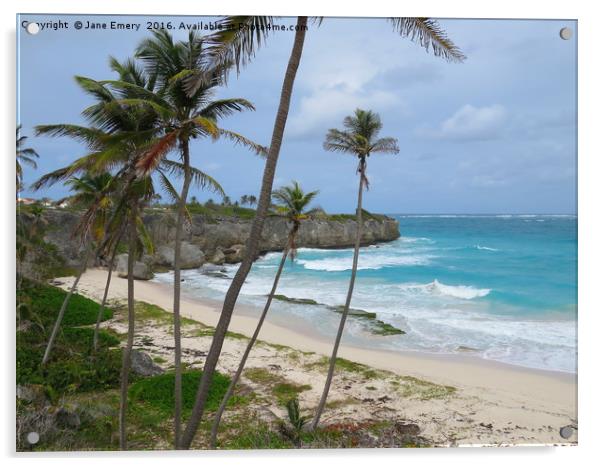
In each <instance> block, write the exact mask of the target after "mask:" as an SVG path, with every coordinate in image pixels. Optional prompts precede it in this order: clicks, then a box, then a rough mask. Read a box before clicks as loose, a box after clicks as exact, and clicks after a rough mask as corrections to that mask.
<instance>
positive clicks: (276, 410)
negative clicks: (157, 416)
mask: <svg viewBox="0 0 602 466" xmlns="http://www.w3.org/2000/svg"><path fill="white" fill-rule="evenodd" d="M106 275H107V272H106V271H105V270H102V269H90V270H88V271H86V273H85V274H84V275H83V276H82V279H81V281H80V285H79V292H80V293H82V294H84V295H86V296H89V297H91V298H94V299H96V300H100V299H101V298H102V294H103V291H104V285H105V282H106ZM72 280H73V278H72V277H66V278H61V279H58V281H60V282H61V286H62V287H64V288H67V287H68V286H69V285H70V283H72ZM184 289H185V284H184ZM126 296H127V281H126V280H125V279H122V278H117V277H115V278H114V279H113V281H112V284H111V291H110V294H109V297H110V299H112V300H120V301H121V300H123V299H125V298H126ZM136 300H138V301H144V302H147V303H150V304H155V305H157V306H159V307H161V308H163V309H165V310H166V311H168V312H171V310H172V305H173V301H172V300H173V297H172V294H171V288H170V287H169V286H166V285H164V284H159V283H154V282H145V281H137V282H136ZM181 308H182V315H183V316H184V317H187V318H189V319H193V320H195V321H198V322H201V323H203V324H205V325H207V326H215V324H216V323H217V320H218V318H219V312H220V311H221V303H219V302H216V301H211V300H199V299H194V300H193V299H190V298H188V297H185V298H183V299H182V306H181ZM254 314H257V310H255V309H252V308H248V307H244V306H239V307H237V309H236V312H235V313H234V316H233V319H232V322H231V325H230V331H232V332H236V333H240V334H243V335H250V334H251V333H252V332H253V330H254V328H255V325H256V318H255V317H254ZM108 325H109V326H112V327H113V328H115V329H116V330H119V331H122V332H125V330H126V327H125V325H124V324H123V322H121V323H119V322H109V323H108ZM260 339H261V340H262V341H263V342H265V343H262V344H259V345H257V346H256V348H254V350H253V352H252V355H251V357H250V359H249V362H248V364H247V367H248V368H259V369H265V370H266V371H270V372H271V373H274V374H276V376H277V377H279V378H281V379H282V380H284V379H286V380H289V381H291V382H293V383H295V384H299V385H307V386H308V387H310V388H306V389H305V390H304V391H303V392H302V393H300V395H299V399H300V402H301V404H302V406H303V407H306V408H307V409H308V408H313V407H314V406H315V405H316V404H317V402H318V399H319V395H320V392H321V388H322V383H323V380H324V376H325V370H324V369H325V364H324V361H325V356H328V355H329V354H330V351H331V349H332V347H331V343H330V342H328V341H324V340H320V339H317V338H315V337H313V336H312V335H310V334H308V332H307V331H305V332H301V331H299V330H298V329H295V328H287V327H285V326H282V325H281V323H280V322H279V323H278V324H275V323H273V322H270V321H269V319H268V320H267V321H266V323H265V324H264V327H263V329H262V331H261V335H260ZM142 341H145V342H146V344H145V345H142V343H141V342H142ZM149 341H152V342H153V343H152V351H153V354H154V355H158V356H162V357H163V358H164V359H165V360H167V361H171V359H172V358H173V353H172V350H171V348H173V336H172V335H171V334H170V332H169V331H168V329H167V328H165V327H161V326H153V325H138V327H137V329H136V343H137V345H139V346H146V348H147V349H148V347H149V344H148V342H149ZM210 343H211V337H210V336H205V337H202V336H198V335H196V334H194V333H190V332H189V333H186V331H185V332H184V338H183V341H182V346H183V349H184V360H185V362H186V363H188V364H190V365H191V366H192V367H199V368H202V364H203V362H204V360H203V357H202V356H201V357H199V355H202V354H206V351H207V350H208V348H209V345H210ZM245 345H246V340H244V339H241V338H228V339H226V342H225V344H224V349H223V353H222V357H221V359H220V363H219V367H218V369H219V370H221V371H223V372H227V373H228V372H229V373H232V372H233V371H234V370H235V368H236V366H237V364H238V360H239V358H240V355H241V354H242V352H243V350H244V348H245ZM281 345H283V346H286V347H289V348H283V347H282V346H281ZM339 356H340V357H342V358H345V359H348V360H350V361H353V362H355V363H359V364H361V365H362V366H360V365H358V366H357V367H355V366H353V367H351V368H349V370H340V371H338V372H337V374H336V376H335V380H334V383H333V388H332V390H331V396H330V398H329V402H330V409H327V411H326V413H325V415H324V416H323V422H324V423H329V422H341V421H342V420H345V421H357V422H359V421H365V420H378V419H383V420H404V421H408V422H412V423H415V424H417V425H418V426H419V427H420V429H421V433H422V435H424V436H425V437H427V438H428V439H429V440H430V441H432V442H433V443H435V444H440V445H455V444H460V445H478V444H551V443H554V444H559V443H571V444H574V443H576V442H577V433H576V430H575V433H574V434H573V435H572V436H571V438H569V439H568V440H567V439H563V438H562V437H561V436H560V434H559V431H560V429H561V428H562V427H564V426H567V425H570V426H573V428H575V429H576V427H577V385H576V376H575V375H574V374H568V373H560V372H551V371H543V370H535V369H527V368H521V367H517V366H511V365H508V364H504V363H498V362H493V361H487V360H483V359H479V358H477V357H472V356H470V355H429V354H424V353H413V352H412V353H410V352H393V351H383V350H370V349H364V348H355V347H351V346H345V345H344V344H343V346H342V347H341V349H340V351H339ZM167 365H169V364H167ZM363 365H365V366H363ZM366 366H369V367H366ZM370 368H373V369H374V370H370ZM243 382H244V383H246V384H248V385H249V386H251V387H253V385H254V382H253V380H252V379H249V378H248V377H247V378H243ZM264 414H265V415H266V416H275V417H282V416H284V411H283V409H282V408H281V407H279V406H270V407H269V408H268V409H266V410H265V413H264Z"/></svg>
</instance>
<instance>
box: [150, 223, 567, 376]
mask: <svg viewBox="0 0 602 466" xmlns="http://www.w3.org/2000/svg"><path fill="white" fill-rule="evenodd" d="M392 216H393V217H395V218H396V219H397V220H398V221H399V228H400V233H401V237H400V238H399V239H398V240H396V241H394V242H391V243H384V244H379V245H376V246H370V247H366V248H362V250H361V253H360V260H359V272H358V278H357V282H356V289H355V294H354V298H353V301H352V307H353V308H357V309H362V310H366V311H370V312H376V313H377V318H378V319H381V320H382V321H384V322H387V323H390V324H392V325H394V326H395V327H398V328H400V329H403V330H404V331H405V332H406V334H405V335H393V336H374V335H372V334H371V333H370V331H369V328H368V327H367V326H366V324H365V321H363V320H362V319H350V320H349V324H348V326H347V331H346V334H345V336H344V343H346V344H350V345H355V346H365V347H372V348H375V347H376V348H385V349H390V350H403V351H408V350H409V351H422V352H430V353H463V354H472V355H474V356H478V357H482V358H486V359H492V360H497V361H502V362H507V363H510V364H516V365H521V366H527V367H535V368H542V369H551V370H558V371H566V372H575V370H576V352H577V341H576V319H577V218H576V217H575V216H569V215H392ZM352 255H353V251H352V250H351V249H342V250H321V249H303V248H302V249H300V250H299V254H298V256H297V258H296V260H295V261H294V262H290V261H289V262H288V263H287V265H286V269H285V271H284V273H283V275H282V279H281V284H280V287H279V290H278V293H280V294H283V295H286V296H288V297H290V298H303V299H313V300H315V301H317V302H319V303H323V304H325V305H331V306H335V305H340V304H343V302H344V299H345V294H346V290H347V282H348V279H349V275H350V269H351V260H352ZM279 257H280V254H279V253H270V254H267V255H266V256H264V257H262V258H260V259H259V260H258V261H257V262H256V263H255V265H254V267H253V270H252V272H251V274H250V275H249V277H248V279H247V282H246V284H245V286H244V287H243V290H242V294H241V297H240V300H241V302H243V303H247V304H253V305H257V306H261V305H263V303H264V301H265V295H266V293H268V292H269V289H270V286H271V283H272V279H273V275H274V273H275V270H276V266H277V263H278V259H279ZM236 267H237V266H235V265H234V266H226V270H225V275H224V276H221V277H220V276H212V275H207V274H205V273H203V272H202V269H201V270H190V271H186V272H185V273H184V274H183V278H184V279H185V286H184V290H185V292H186V293H188V294H190V295H193V296H198V297H205V298H217V299H220V298H222V297H223V295H224V293H225V291H226V290H227V288H228V286H229V284H230V279H231V277H232V276H233V274H234V273H235V271H236ZM156 280H158V281H167V282H169V281H171V274H161V275H158V276H157V278H156ZM270 312H271V313H272V320H274V321H275V322H285V323H286V322H289V323H294V322H298V323H299V325H302V326H303V327H304V328H305V330H306V331H307V330H308V329H309V331H311V332H315V333H316V335H317V336H319V337H321V338H334V333H335V332H336V326H337V323H338V318H339V314H337V313H335V312H333V311H332V310H331V309H329V308H328V307H327V306H315V305H301V304H294V303H289V302H281V301H277V302H275V303H274V305H273V306H272V309H271V311H270Z"/></svg>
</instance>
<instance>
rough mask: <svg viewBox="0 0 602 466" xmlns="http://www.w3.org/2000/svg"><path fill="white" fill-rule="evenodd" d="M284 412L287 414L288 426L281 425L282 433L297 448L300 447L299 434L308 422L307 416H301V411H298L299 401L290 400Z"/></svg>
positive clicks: (295, 399)
mask: <svg viewBox="0 0 602 466" xmlns="http://www.w3.org/2000/svg"><path fill="white" fill-rule="evenodd" d="M286 412H287V414H288V421H289V424H290V426H286V425H283V428H282V432H283V434H284V435H285V436H287V437H288V438H289V439H290V440H292V441H293V442H294V443H295V445H296V446H297V447H300V446H301V434H302V433H303V428H304V427H305V425H306V424H307V421H309V416H301V410H300V409H299V400H298V399H297V398H292V399H290V400H288V402H287V403H286Z"/></svg>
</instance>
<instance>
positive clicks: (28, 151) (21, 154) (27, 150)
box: [16, 125, 40, 192]
mask: <svg viewBox="0 0 602 466" xmlns="http://www.w3.org/2000/svg"><path fill="white" fill-rule="evenodd" d="M26 140H27V136H21V125H19V126H17V168H16V171H17V192H19V191H21V189H23V164H25V165H29V166H30V167H31V168H38V164H37V163H36V160H35V159H38V158H40V156H39V155H38V153H37V152H36V151H35V150H34V149H32V148H31V147H23V146H24V145H25V141H26Z"/></svg>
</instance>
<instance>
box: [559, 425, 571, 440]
mask: <svg viewBox="0 0 602 466" xmlns="http://www.w3.org/2000/svg"><path fill="white" fill-rule="evenodd" d="M571 435H573V428H572V427H571V426H564V427H562V428H561V429H560V436H561V437H562V438H564V439H568V438H570V437H571Z"/></svg>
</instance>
